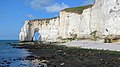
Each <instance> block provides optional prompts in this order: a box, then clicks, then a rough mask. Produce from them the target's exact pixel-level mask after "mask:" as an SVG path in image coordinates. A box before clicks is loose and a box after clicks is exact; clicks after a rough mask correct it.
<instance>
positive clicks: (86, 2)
mask: <svg viewBox="0 0 120 67" xmlns="http://www.w3.org/2000/svg"><path fill="white" fill-rule="evenodd" d="M94 2H95V0H85V1H84V3H83V5H89V4H94Z"/></svg>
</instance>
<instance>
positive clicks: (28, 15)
mask: <svg viewBox="0 0 120 67" xmlns="http://www.w3.org/2000/svg"><path fill="white" fill-rule="evenodd" d="M27 18H29V19H35V18H36V17H35V16H33V15H32V14H27Z"/></svg>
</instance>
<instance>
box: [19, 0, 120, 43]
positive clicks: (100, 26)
mask: <svg viewBox="0 0 120 67" xmlns="http://www.w3.org/2000/svg"><path fill="white" fill-rule="evenodd" d="M119 22H120V0H96V1H95V4H94V5H93V6H91V5H88V6H81V7H76V8H67V9H64V10H62V11H61V12H60V17H56V18H49V19H37V20H28V21H25V24H24V26H23V27H22V29H21V32H20V35H19V37H20V41H32V40H33V37H34V34H35V32H39V33H40V36H41V37H42V40H51V41H56V40H57V38H59V37H61V38H71V37H72V35H74V34H76V35H77V38H89V37H90V33H92V32H94V31H97V36H100V37H102V36H104V35H111V36H116V35H120V23H119Z"/></svg>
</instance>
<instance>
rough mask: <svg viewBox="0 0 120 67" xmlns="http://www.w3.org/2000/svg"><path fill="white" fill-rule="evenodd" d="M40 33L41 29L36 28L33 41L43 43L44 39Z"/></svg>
mask: <svg viewBox="0 0 120 67" xmlns="http://www.w3.org/2000/svg"><path fill="white" fill-rule="evenodd" d="M38 31H39V29H37V28H36V29H35V31H34V35H33V41H42V37H41V35H40V33H39V32H38Z"/></svg>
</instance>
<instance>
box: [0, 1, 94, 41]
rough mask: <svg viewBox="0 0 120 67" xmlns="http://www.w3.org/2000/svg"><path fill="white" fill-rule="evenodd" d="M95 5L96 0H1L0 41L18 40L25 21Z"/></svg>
mask: <svg viewBox="0 0 120 67" xmlns="http://www.w3.org/2000/svg"><path fill="white" fill-rule="evenodd" d="M92 3H94V0H0V40H18V39H19V33H20V30H21V28H22V26H23V25H24V21H25V20H32V19H42V18H51V17H55V16H59V11H60V10H62V9H65V8H70V7H77V6H83V5H88V4H92Z"/></svg>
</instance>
